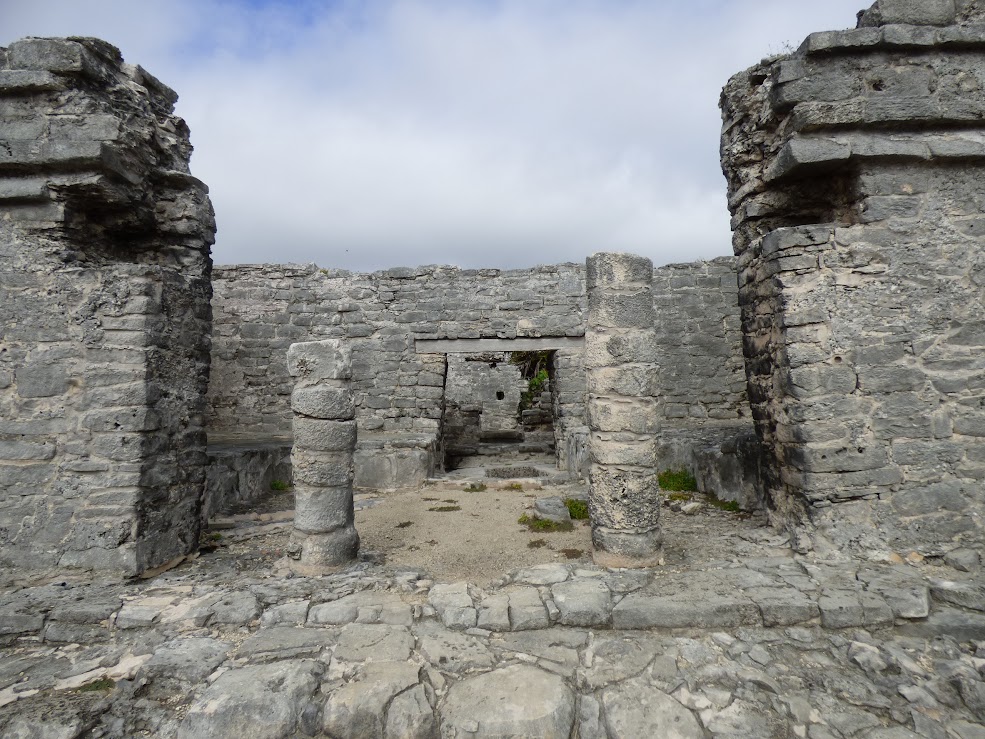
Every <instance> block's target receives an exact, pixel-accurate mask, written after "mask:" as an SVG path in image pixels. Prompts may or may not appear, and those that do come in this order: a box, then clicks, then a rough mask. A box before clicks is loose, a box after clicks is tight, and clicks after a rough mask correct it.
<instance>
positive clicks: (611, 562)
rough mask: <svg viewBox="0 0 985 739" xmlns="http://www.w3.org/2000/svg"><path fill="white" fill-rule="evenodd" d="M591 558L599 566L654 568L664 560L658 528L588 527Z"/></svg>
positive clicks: (661, 539)
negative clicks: (589, 528)
mask: <svg viewBox="0 0 985 739" xmlns="http://www.w3.org/2000/svg"><path fill="white" fill-rule="evenodd" d="M592 545H593V547H594V551H593V552H592V559H593V560H594V561H595V564H597V565H598V566H599V567H611V568H632V569H639V568H643V567H658V566H660V565H662V564H663V563H664V558H663V535H662V534H661V532H660V528H659V527H656V528H652V529H636V530H633V529H607V528H603V527H601V526H599V527H596V528H594V529H592Z"/></svg>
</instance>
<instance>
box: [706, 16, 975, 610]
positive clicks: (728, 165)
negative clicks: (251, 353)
mask: <svg viewBox="0 0 985 739" xmlns="http://www.w3.org/2000/svg"><path fill="white" fill-rule="evenodd" d="M982 20H983V16H982V13H981V8H980V7H979V4H978V3H963V2H958V3H956V2H953V1H952V0H931V1H928V2H919V1H917V0H880V1H879V2H877V3H876V4H875V5H873V7H872V8H870V9H869V10H867V11H866V12H865V13H863V14H862V16H861V21H860V23H861V26H862V27H860V28H858V29H856V30H849V31H844V32H837V31H834V32H822V33H817V34H813V35H812V36H810V37H809V38H808V39H807V41H805V43H804V44H803V45H802V46H801V47H800V48H799V49H798V50H797V51H796V52H794V53H792V54H789V55H785V56H782V57H778V58H774V59H770V60H766V61H764V62H762V63H761V64H760V65H757V66H756V67H754V68H752V69H750V70H748V71H746V72H744V73H741V74H739V75H736V76H735V77H733V78H732V80H731V81H730V82H729V84H728V85H727V86H726V88H725V91H724V93H723V96H722V112H723V120H724V125H723V133H722V146H721V153H722V163H723V170H724V172H725V174H726V179H727V180H728V183H729V208H730V210H731V212H732V215H733V221H732V225H733V230H734V237H733V248H734V251H735V253H736V255H737V259H738V265H739V270H738V271H739V296H738V297H739V303H740V305H741V306H742V321H743V331H744V337H745V338H744V352H745V363H746V372H747V377H748V396H749V402H750V404H751V407H752V416H753V418H754V419H755V423H756V430H757V434H758V437H759V439H760V441H761V443H762V450H763V453H764V455H765V456H764V457H763V460H762V461H763V463H764V467H763V472H764V482H765V487H766V496H767V498H768V500H769V503H770V509H771V515H772V518H773V519H774V522H776V523H779V522H783V523H784V525H786V526H788V527H794V526H798V525H801V524H804V523H809V524H811V525H812V526H814V527H815V530H816V531H817V532H818V534H819V536H820V537H822V538H823V539H824V542H825V544H823V546H826V545H834V546H835V547H837V548H840V549H848V548H852V549H856V550H859V551H860V552H865V553H866V554H867V555H868V556H871V557H872V558H874V559H876V558H878V559H883V560H885V559H895V560H897V561H899V560H901V559H904V558H906V557H907V555H909V554H910V553H912V552H918V553H919V554H921V555H924V556H926V555H934V556H939V555H941V554H943V553H945V552H947V551H951V550H954V549H956V548H959V547H963V546H968V545H971V544H975V543H977V542H980V541H981V540H982V537H983V530H985V529H983V525H982V523H981V522H982V517H981V510H982V508H981V506H982V499H981V496H980V495H977V494H975V493H973V492H971V490H972V489H973V488H974V487H975V486H976V485H977V481H980V479H981V477H982V470H981V469H980V466H981V460H976V461H974V462H972V461H971V459H972V457H973V456H975V452H974V451H973V449H974V446H975V444H976V442H975V441H974V440H975V439H976V438H979V437H978V436H977V434H978V432H979V430H980V428H981V420H982V414H981V413H980V412H979V411H980V409H977V410H974V409H971V408H970V407H969V404H968V402H967V392H968V391H969V387H968V384H967V383H968V381H969V379H970V375H968V374H965V371H966V369H968V364H967V361H968V354H967V351H968V347H969V346H977V345H978V342H980V341H981V336H980V327H979V325H978V322H979V316H980V315H981V313H982V310H983V305H982V294H981V290H980V289H979V287H980V286H979V282H980V280H979V279H978V276H977V273H978V271H979V267H978V266H977V261H978V248H979V243H978V237H975V241H974V243H972V242H969V241H966V240H965V236H964V233H965V232H964V230H962V229H966V226H965V220H966V219H967V218H974V215H973V214H974V213H975V212H977V209H976V207H975V206H970V207H969V203H970V202H971V201H972V200H973V199H974V197H975V196H974V195H972V193H975V192H977V184H976V183H977V182H978V181H979V180H980V179H981V175H982V172H981V169H982V165H981V161H982V160H981V157H980V154H978V153H976V152H977V145H976V144H973V143H972V141H979V140H980V139H981V131H980V128H981V118H980V115H978V114H971V115H969V112H968V111H969V107H970V108H978V107H980V106H979V103H980V101H977V102H973V101H972V100H971V99H970V98H971V97H974V95H972V94H971V93H970V91H963V90H960V89H958V88H957V87H955V86H953V85H949V84H946V83H944V82H943V80H945V79H955V78H957V77H962V76H963V75H971V74H976V73H977V72H976V70H980V69H981V67H982V64H983V47H982V45H981V41H982V37H981V28H980V27H979V26H978V25H977V24H980V23H981V22H982ZM959 38H961V39H964V43H968V44H971V46H968V47H962V49H961V50H959V49H958V47H956V46H954V43H959V42H958V41H957V39H959ZM971 48H974V49H975V50H974V51H967V52H966V49H971ZM876 60H878V61H877V62H876ZM903 130H907V131H911V130H912V131H913V132H912V134H904V135H901V136H897V135H896V133H895V132H899V131H903ZM959 131H960V133H958V132H959ZM821 193H824V194H823V195H821ZM815 196H819V197H818V199H816V200H813V201H811V205H809V206H807V205H805V203H806V202H807V201H808V200H810V199H811V198H814V197H815ZM822 201H823V202H822ZM957 203H961V205H956V204H957ZM791 224H799V225H791ZM917 275H919V278H917ZM958 285H961V287H958ZM962 368H966V369H965V370H963V369H962ZM975 371H977V370H975ZM973 372H974V371H973ZM972 392H975V391H972ZM959 459H965V460H967V462H966V463H960V462H958V460H959ZM901 608H902V609H903V610H906V611H908V612H919V610H920V608H919V607H915V606H914V605H913V604H911V606H902V605H901ZM822 615H823V614H822ZM829 615H830V614H829ZM849 620H857V619H849Z"/></svg>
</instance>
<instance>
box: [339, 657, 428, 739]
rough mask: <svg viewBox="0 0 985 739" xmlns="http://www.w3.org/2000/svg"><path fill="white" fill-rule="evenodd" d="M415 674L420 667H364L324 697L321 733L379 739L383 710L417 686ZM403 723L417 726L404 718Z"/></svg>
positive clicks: (384, 719)
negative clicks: (409, 689) (400, 694)
mask: <svg viewBox="0 0 985 739" xmlns="http://www.w3.org/2000/svg"><path fill="white" fill-rule="evenodd" d="M419 673H420V667H418V666H417V665H413V664H408V663H403V662H384V663H377V664H373V663H370V664H367V665H365V666H364V667H363V668H362V669H361V670H360V671H359V674H358V675H357V676H356V677H355V678H354V679H353V680H351V681H350V682H348V683H346V684H345V685H343V686H341V687H339V688H336V689H335V690H333V691H332V692H331V694H330V695H329V696H328V700H327V701H326V702H325V708H324V714H323V715H324V720H323V724H322V730H323V731H324V732H325V733H326V734H328V735H329V736H352V737H360V739H362V738H363V737H365V739H383V737H384V730H385V728H386V722H387V707H388V706H389V705H390V703H391V701H393V699H394V698H395V697H396V696H397V695H398V694H399V693H402V692H403V691H405V690H407V689H408V688H410V687H412V686H415V685H417V684H418V682H419ZM428 712H429V713H430V707H429V708H428ZM432 722H433V717H432ZM404 723H406V724H408V725H410V724H414V723H421V722H420V721H417V722H415V721H414V720H413V719H412V718H410V717H407V718H405V719H404Z"/></svg>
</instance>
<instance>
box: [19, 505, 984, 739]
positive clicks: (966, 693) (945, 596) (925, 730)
mask: <svg viewBox="0 0 985 739" xmlns="http://www.w3.org/2000/svg"><path fill="white" fill-rule="evenodd" d="M668 515H669V516H672V515H673V514H668ZM703 515H707V516H711V512H708V513H707V514H703V513H700V512H699V513H697V514H696V515H695V516H691V517H688V521H690V522H692V523H693V524H694V525H695V526H696V527H697V528H699V529H700V528H701V527H702V526H704V527H705V528H706V529H707V530H708V531H709V532H711V535H712V536H715V537H717V538H718V539H720V540H719V541H715V542H712V541H707V542H702V541H701V540H700V539H695V540H694V541H693V544H694V547H695V548H696V549H700V548H701V547H705V546H707V549H708V551H709V552H711V553H712V554H713V555H715V554H717V553H719V552H721V551H726V552H731V555H730V556H726V557H722V558H714V557H712V558H701V557H700V556H696V557H695V558H693V559H692V561H690V562H687V563H684V564H680V563H677V564H674V563H671V564H668V565H666V566H664V567H661V568H655V569H652V570H641V571H632V570H605V569H600V568H597V567H595V566H594V565H591V564H587V563H585V562H577V563H558V562H553V563H545V564H541V565H537V566H533V567H529V568H526V569H522V570H519V571H516V572H513V573H510V574H508V575H504V576H503V577H501V578H499V579H498V580H496V581H494V582H493V583H492V584H490V585H488V586H487V587H485V588H483V589H480V588H478V587H476V586H474V585H472V584H470V583H466V582H434V581H433V580H432V579H431V578H429V577H428V576H427V573H424V572H421V571H415V570H407V569H401V568H399V567H396V566H387V565H385V564H380V563H377V562H374V561H373V559H374V558H373V557H372V556H368V557H366V558H364V560H363V561H361V562H360V563H359V564H358V565H355V566H353V567H352V568H350V569H349V570H347V571H345V572H342V573H339V574H336V575H332V576H326V577H319V578H305V577H294V576H291V575H290V573H289V572H288V570H287V568H286V567H285V566H284V564H283V562H282V561H281V560H280V557H281V551H280V549H279V547H280V546H281V543H282V542H283V541H285V540H286V534H285V533H284V532H283V531H282V530H278V529H276V528H271V526H275V525H276V524H270V523H267V522H265V521H263V522H260V523H261V525H259V526H255V527H253V528H254V529H255V531H254V532H253V535H252V537H250V534H249V532H244V531H240V536H239V537H237V536H235V535H234V534H235V533H236V530H231V531H228V532H227V533H228V534H229V536H228V537H226V538H227V541H228V542H230V543H228V544H227V545H226V546H224V547H220V548H219V549H218V550H217V551H215V552H212V553H208V554H204V555H202V556H201V557H199V558H198V559H196V560H193V561H190V562H188V563H186V564H184V565H182V566H180V567H178V568H176V569H174V570H171V571H169V572H166V573H163V574H161V575H158V576H157V577H155V578H152V579H148V580H146V581H141V582H134V583H130V584H122V585H121V584H107V583H98V584H73V583H49V584H46V585H43V586H35V587H23V588H20V589H13V588H11V589H8V590H7V592H5V593H3V594H2V595H0V640H2V641H0V644H2V645H3V646H2V647H0V735H2V736H4V737H16V738H18V739H27V738H28V737H30V738H32V739H33V738H34V737H45V738H47V737H58V738H59V739H74V738H75V737H132V736H155V737H180V738H181V739H192V738H193V737H238V738H239V739H243V738H245V737H299V736H332V737H386V738H391V737H438V736H441V737H473V736H475V737H507V736H523V737H579V738H580V739H592V738H595V737H612V738H613V739H616V738H621V737H634V738H636V737H750V738H753V737H756V738H759V737H809V738H810V739H832V738H842V737H844V738H848V737H852V738H855V737H858V738H863V737H864V738H866V739H903V738H905V737H932V738H933V739H981V738H982V737H985V587H983V584H982V578H981V570H980V565H979V564H978V563H977V562H976V561H975V560H974V559H973V558H972V557H967V558H965V559H963V560H954V561H952V564H955V565H957V567H959V568H961V569H958V568H956V567H952V566H949V565H946V564H945V563H942V562H937V563H935V562H930V561H923V562H920V561H916V560H914V561H913V562H904V563H897V564H890V563H874V562H858V561H851V560H847V559H827V560H825V559H822V558H821V557H820V556H819V555H817V554H815V553H809V554H806V555H800V554H795V553H793V552H792V550H790V548H789V547H788V546H787V542H786V538H785V537H784V536H782V535H779V534H778V533H777V532H775V531H773V530H770V529H767V528H762V527H758V526H756V525H755V522H754V521H753V522H749V521H745V522H742V521H739V520H738V519H735V521H736V523H735V525H734V531H733V532H732V533H731V534H728V535H724V536H723V535H722V534H721V533H720V529H719V528H715V527H716V526H720V521H719V522H718V523H716V519H714V518H706V519H705V520H704V522H702V516H703ZM721 520H724V519H721ZM668 521H669V522H670V524H673V521H674V519H673V518H668ZM278 532H279V533H278ZM277 537H280V539H278V538H277ZM233 542H238V543H233ZM962 570H965V571H962Z"/></svg>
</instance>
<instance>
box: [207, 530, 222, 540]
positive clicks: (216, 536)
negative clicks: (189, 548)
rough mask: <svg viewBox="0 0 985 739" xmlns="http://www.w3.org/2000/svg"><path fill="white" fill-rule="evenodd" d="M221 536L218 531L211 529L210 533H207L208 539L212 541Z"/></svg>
mask: <svg viewBox="0 0 985 739" xmlns="http://www.w3.org/2000/svg"><path fill="white" fill-rule="evenodd" d="M221 538H222V534H220V533H219V532H218V531H213V532H212V533H211V534H209V539H211V540H212V541H219V539H221Z"/></svg>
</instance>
